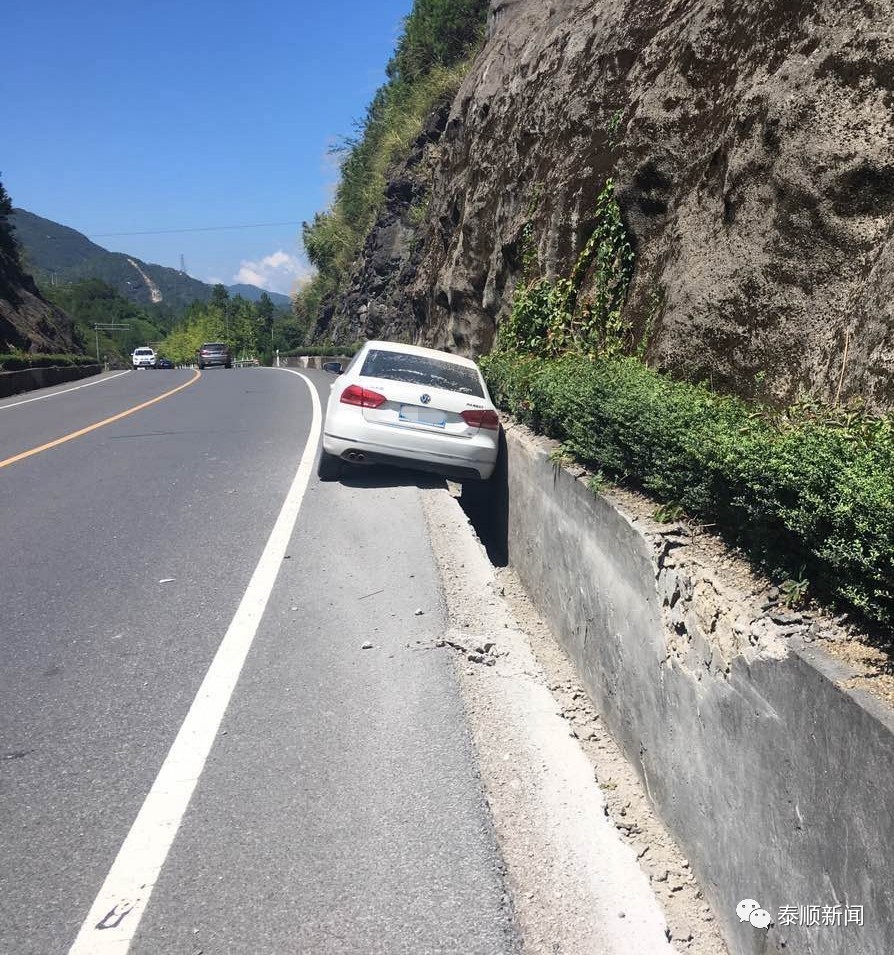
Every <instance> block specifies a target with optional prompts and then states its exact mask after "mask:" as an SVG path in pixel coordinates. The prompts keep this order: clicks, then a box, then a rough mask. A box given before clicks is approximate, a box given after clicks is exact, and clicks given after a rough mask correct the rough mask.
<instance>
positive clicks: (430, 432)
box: [317, 341, 500, 481]
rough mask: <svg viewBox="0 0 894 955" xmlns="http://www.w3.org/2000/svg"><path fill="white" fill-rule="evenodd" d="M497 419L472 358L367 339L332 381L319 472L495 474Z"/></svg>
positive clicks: (332, 475) (468, 477) (329, 476)
mask: <svg viewBox="0 0 894 955" xmlns="http://www.w3.org/2000/svg"><path fill="white" fill-rule="evenodd" d="M499 440H500V419H499V417H498V416H497V412H496V409H495V408H494V405H493V402H492V401H491V400H490V395H489V394H488V392H487V385H485V383H484V378H483V377H482V375H481V372H480V370H479V369H478V366H477V365H476V364H475V362H473V361H471V360H470V359H468V358H461V357H459V356H458V355H451V354H450V353H449V352H443V351H435V350H434V349H432V348H419V347H417V346H415V345H398V344H394V343H392V342H377V341H371V342H367V343H366V344H365V345H364V346H363V347H362V348H361V349H360V351H359V352H358V353H357V354H356V355H355V356H354V359H353V360H352V361H351V363H350V364H349V365H348V367H347V369H346V370H345V372H344V373H343V374H342V375H340V376H339V377H338V378H337V379H336V380H335V382H334V384H333V385H332V392H331V394H330V396H329V404H328V405H327V407H326V420H325V422H324V424H323V448H322V451H321V452H320V463H319V466H318V469H317V473H318V474H319V476H320V478H321V479H323V480H324V481H326V480H328V481H331V480H335V479H336V478H338V477H341V475H342V473H343V467H344V465H345V464H346V463H348V464H396V465H400V466H403V467H410V468H416V469H420V470H423V471H434V472H435V473H437V474H442V475H444V476H445V477H451V478H454V479H456V480H459V481H478V480H487V479H488V478H489V477H490V476H491V475H492V474H493V472H494V468H495V466H496V462H497V452H498V450H499Z"/></svg>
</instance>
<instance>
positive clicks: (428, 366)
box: [360, 350, 484, 398]
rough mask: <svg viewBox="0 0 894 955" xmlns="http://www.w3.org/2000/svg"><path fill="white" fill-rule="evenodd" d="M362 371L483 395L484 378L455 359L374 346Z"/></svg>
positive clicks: (481, 396)
mask: <svg viewBox="0 0 894 955" xmlns="http://www.w3.org/2000/svg"><path fill="white" fill-rule="evenodd" d="M360 374H361V376H362V377H365V378H386V379H388V380H390V381H405V382H407V383H408V384H412V385H422V386H423V387H426V388H443V389H444V390H445V391H458V392H459V393H460V394H463V395H474V396H475V397H476V398H483V397H484V390H483V389H482V387H481V379H480V378H479V376H478V372H477V371H476V370H475V369H474V368H469V367H468V366H466V365H457V364H454V362H452V361H439V360H438V359H437V358H429V357H428V356H427V355H413V354H409V353H406V352H399V351H376V350H373V351H371V352H370V353H369V354H368V355H367V356H366V361H364V363H363V368H362V369H361V370H360Z"/></svg>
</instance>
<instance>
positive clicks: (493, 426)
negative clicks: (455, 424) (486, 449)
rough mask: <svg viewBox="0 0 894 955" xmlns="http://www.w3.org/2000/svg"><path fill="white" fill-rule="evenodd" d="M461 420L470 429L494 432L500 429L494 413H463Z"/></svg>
mask: <svg viewBox="0 0 894 955" xmlns="http://www.w3.org/2000/svg"><path fill="white" fill-rule="evenodd" d="M462 419H463V421H465V423H466V424H467V425H468V426H469V427H470V428H487V429H488V431H496V430H497V429H498V428H499V427H500V419H499V418H498V417H497V413H496V411H464V412H463V413H462Z"/></svg>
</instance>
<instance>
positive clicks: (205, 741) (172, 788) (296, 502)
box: [68, 369, 323, 955]
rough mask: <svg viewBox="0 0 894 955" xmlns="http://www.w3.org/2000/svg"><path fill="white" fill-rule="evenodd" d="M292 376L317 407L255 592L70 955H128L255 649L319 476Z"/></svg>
mask: <svg viewBox="0 0 894 955" xmlns="http://www.w3.org/2000/svg"><path fill="white" fill-rule="evenodd" d="M284 370H286V371H288V370H289V369H284ZM291 373H292V374H297V375H298V377H299V378H301V379H303V381H304V383H305V384H306V385H307V387H308V389H309V390H310V395H311V402H312V406H313V420H312V422H311V428H310V434H309V435H308V438H307V445H306V447H305V449H304V453H303V454H302V456H301V463H300V464H299V465H298V471H297V473H296V474H295V478H294V480H293V481H292V486H291V487H290V488H289V493H288V494H287V495H286V499H285V502H284V503H283V506H282V510H281V511H280V512H279V516H278V517H277V519H276V523H275V524H274V526H273V530H272V531H271V533H270V537H269V539H268V541H267V545H266V546H265V548H264V553H263V554H261V559H260V560H259V561H258V565H257V567H256V568H255V572H254V574H252V578H251V580H250V581H249V584H248V589H247V590H246V591H245V594H244V595H243V597H242V601H241V603H240V604H239V607H238V609H237V610H236V614H235V616H234V617H233V620H232V622H231V623H230V626H229V628H228V629H227V632H226V634H225V635H224V638H223V640H222V642H221V644H220V647H218V650H217V653H216V654H215V656H214V660H212V662H211V666H210V667H209V669H208V672H207V674H206V675H205V679H204V680H203V681H202V685H201V687H199V692H198V693H197V694H196V698H195V699H194V700H193V702H192V706H190V708H189V712H188V713H187V714H186V719H185V720H184V721H183V725H182V726H181V727H180V732H179V733H178V734H177V738H176V739H175V740H174V743H173V745H172V746H171V749H170V752H169V753H168V755H167V758H166V759H165V761H164V763H163V764H162V767H161V770H160V771H159V773H158V776H157V777H156V779H155V782H154V783H153V784H152V788H151V789H150V790H149V795H148V796H146V800H145V802H144V803H143V805H142V807H141V809H140V811H139V813H138V814H137V817H136V819H135V820H134V823H133V825H132V826H131V828H130V832H129V833H128V834H127V837H126V838H125V840H124V843H123V844H122V846H121V848H120V850H119V851H118V855H117V857H116V859H115V861H114V862H113V863H112V868H111V869H110V871H109V874H108V876H107V877H106V880H105V882H104V883H103V886H102V888H101V889H100V890H99V895H97V897H96V901H95V902H94V903H93V906H92V908H91V909H90V912H89V914H88V915H87V918H86V920H85V921H84V924H83V925H82V926H81V930H80V932H78V936H77V938H76V939H75V941H74V944H73V945H72V946H71V948H70V949H69V950H68V955H126V952H127V950H128V949H129V948H130V943H131V941H132V940H133V937H134V935H135V934H136V931H137V928H138V926H139V924H140V919H141V918H142V916H143V912H144V911H145V910H146V906H147V905H148V903H149V897H150V896H151V895H152V890H153V888H154V887H155V883H156V881H157V880H158V876H159V873H160V872H161V869H162V866H163V865H164V863H165V859H166V858H167V855H168V851H169V849H170V848H171V844H172V843H173V841H174V837H175V836H176V835H177V830H178V829H179V828H180V823H181V821H182V819H183V814H184V813H185V812H186V807H187V806H188V805H189V801H190V799H191V798H192V794H193V791H194V790H195V787H196V784H197V783H198V781H199V777H200V776H201V774H202V770H203V768H204V766H205V760H206V759H207V758H208V754H209V752H210V751H211V747H212V745H213V744H214V740H215V738H216V736H217V732H218V730H219V728H220V723H221V720H222V719H223V716H224V713H225V712H226V709H227V706H228V704H229V702H230V697H231V696H232V695H233V690H234V689H235V687H236V682H237V681H238V679H239V674H240V673H241V672H242V666H243V664H244V663H245V659H246V657H247V656H248V651H249V650H250V649H251V645H252V641H253V640H254V638H255V634H256V633H257V630H258V626H259V624H260V622H261V618H262V617H263V615H264V610H265V608H266V606H267V601H268V599H269V597H270V593H271V591H272V590H273V585H274V583H275V581H276V578H277V575H278V574H279V569H280V567H281V566H282V563H283V558H284V557H285V553H286V548H287V547H288V544H289V540H290V538H291V536H292V531H293V529H294V527H295V522H296V520H297V518H298V512H299V510H300V509H301V502H302V500H303V498H304V492H305V491H306V490H307V485H308V483H309V482H310V478H311V474H312V473H313V465H314V459H315V458H316V452H317V444H318V442H319V439H320V431H321V430H322V418H323V415H322V411H321V408H320V399H319V396H318V395H317V390H316V388H315V387H314V385H313V383H312V382H311V381H310V379H309V378H307V377H305V376H304V375H301V374H299V373H298V372H291Z"/></svg>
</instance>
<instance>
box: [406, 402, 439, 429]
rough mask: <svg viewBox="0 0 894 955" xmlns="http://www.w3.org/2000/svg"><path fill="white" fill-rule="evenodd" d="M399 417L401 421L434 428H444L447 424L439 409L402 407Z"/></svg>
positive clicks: (412, 406) (416, 406)
mask: <svg viewBox="0 0 894 955" xmlns="http://www.w3.org/2000/svg"><path fill="white" fill-rule="evenodd" d="M398 417H399V418H400V420H401V421H409V422H412V423H413V424H427V425H431V426H432V427H433V428H443V427H444V426H445V425H446V424H447V419H446V417H445V416H444V412H443V411H439V410H438V409H437V408H420V407H419V405H401V406H400V414H399V415H398Z"/></svg>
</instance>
